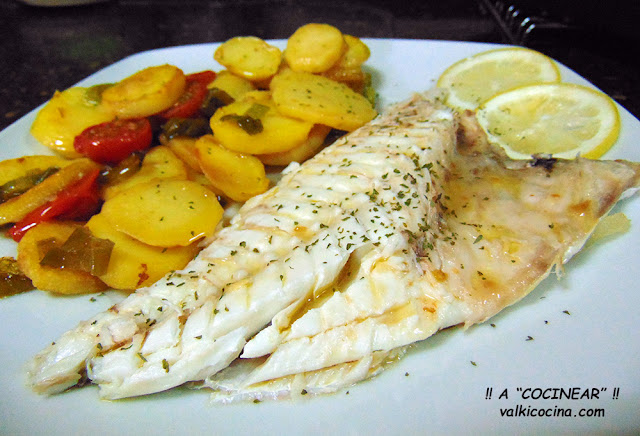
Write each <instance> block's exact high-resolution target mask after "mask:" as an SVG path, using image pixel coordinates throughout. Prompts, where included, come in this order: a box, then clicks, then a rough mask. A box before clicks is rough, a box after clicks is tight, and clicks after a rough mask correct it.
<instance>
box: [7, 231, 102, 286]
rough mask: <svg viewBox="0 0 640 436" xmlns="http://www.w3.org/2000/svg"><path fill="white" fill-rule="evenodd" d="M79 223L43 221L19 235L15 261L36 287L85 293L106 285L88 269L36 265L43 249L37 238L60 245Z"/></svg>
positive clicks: (38, 263) (40, 258)
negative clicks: (16, 259)
mask: <svg viewBox="0 0 640 436" xmlns="http://www.w3.org/2000/svg"><path fill="white" fill-rule="evenodd" d="M79 226H80V225H79V224H75V223H62V222H43V223H40V224H38V225H37V226H36V227H34V228H32V229H31V230H29V231H28V232H27V233H26V234H25V235H24V236H23V237H22V239H21V240H20V242H19V243H18V265H19V266H20V269H21V270H22V271H23V272H24V273H25V275H26V276H27V277H29V278H30V279H31V281H32V282H33V285H34V286H35V287H36V288H38V289H40V290H42V291H50V292H55V293H59V294H86V293H91V292H100V291H104V290H105V289H107V285H106V284H105V283H104V282H102V281H101V280H100V279H99V278H97V277H95V276H93V275H91V274H89V273H86V272H83V271H76V270H70V269H63V268H53V267H49V266H43V265H40V261H41V260H42V257H43V256H44V254H45V253H41V251H42V250H41V249H40V248H39V242H41V241H47V244H49V243H51V244H55V245H62V244H63V243H64V242H65V241H66V240H67V239H68V238H69V236H71V234H72V233H73V232H74V230H76V228H78V227H79Z"/></svg>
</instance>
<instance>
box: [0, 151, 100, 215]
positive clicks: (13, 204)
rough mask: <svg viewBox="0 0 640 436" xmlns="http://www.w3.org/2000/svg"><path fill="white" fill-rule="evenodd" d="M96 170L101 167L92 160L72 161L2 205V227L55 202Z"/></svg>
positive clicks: (0, 211) (0, 209)
mask: <svg viewBox="0 0 640 436" xmlns="http://www.w3.org/2000/svg"><path fill="white" fill-rule="evenodd" d="M96 168H99V165H98V164H97V163H95V162H93V161H92V160H90V159H86V158H81V159H74V160H72V161H70V162H69V163H68V164H67V165H66V166H64V167H63V168H62V169H60V171H58V172H56V173H55V174H52V175H51V176H49V177H47V178H46V179H45V180H43V181H42V182H41V183H39V184H37V185H36V186H34V187H33V188H31V189H29V190H28V191H27V192H25V193H24V194H22V195H20V196H18V197H14V198H11V199H10V200H7V201H5V202H4V203H2V204H0V225H3V224H8V223H15V222H18V221H20V220H21V219H22V218H24V217H25V216H26V215H27V214H28V213H29V212H31V211H33V210H35V209H37V208H38V207H40V206H42V205H44V204H45V203H48V202H49V201H51V200H53V199H54V198H55V197H56V195H58V194H59V193H60V192H61V191H63V190H64V189H65V188H67V187H68V186H71V185H72V184H74V183H76V182H77V181H79V180H80V179H82V178H83V177H84V176H85V175H87V174H88V173H90V172H91V171H94V170H95V169H96Z"/></svg>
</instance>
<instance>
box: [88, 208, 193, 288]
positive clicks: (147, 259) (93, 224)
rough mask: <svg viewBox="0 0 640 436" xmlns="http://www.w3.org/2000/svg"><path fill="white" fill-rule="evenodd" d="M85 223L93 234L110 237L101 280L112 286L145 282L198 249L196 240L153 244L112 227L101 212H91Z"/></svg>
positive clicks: (177, 265) (181, 263)
mask: <svg viewBox="0 0 640 436" xmlns="http://www.w3.org/2000/svg"><path fill="white" fill-rule="evenodd" d="M86 226H87V227H88V228H89V230H91V233H93V235H94V236H96V237H98V238H103V239H109V240H110V241H113V243H114V246H113V250H112V251H111V258H110V260H109V266H108V268H107V272H106V273H104V274H102V275H100V278H101V280H102V281H104V282H105V283H106V284H107V285H109V286H110V287H112V288H115V289H123V290H133V289H137V288H140V287H142V286H148V285H150V284H152V283H154V282H156V281H158V280H159V279H160V278H162V277H163V276H164V275H165V274H167V273H168V272H170V271H174V270H178V269H182V268H184V266H185V265H186V264H187V263H188V262H189V261H190V260H191V259H193V258H194V257H195V255H196V254H197V253H198V251H199V247H198V244H197V243H193V244H191V245H187V246H185V247H169V248H162V247H153V246H151V245H147V244H144V243H142V242H140V241H138V240H136V239H134V238H132V237H130V236H127V235H125V234H124V233H122V232H119V231H118V230H116V229H115V228H114V227H113V226H112V225H111V224H110V222H109V221H108V220H107V219H106V218H105V217H104V216H103V215H102V214H97V215H94V216H93V217H92V218H91V219H90V220H89V222H88V223H87V224H86Z"/></svg>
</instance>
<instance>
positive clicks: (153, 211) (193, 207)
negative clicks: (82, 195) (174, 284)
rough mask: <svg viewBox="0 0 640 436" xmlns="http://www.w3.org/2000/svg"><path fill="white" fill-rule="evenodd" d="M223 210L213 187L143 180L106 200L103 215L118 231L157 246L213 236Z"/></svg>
mask: <svg viewBox="0 0 640 436" xmlns="http://www.w3.org/2000/svg"><path fill="white" fill-rule="evenodd" d="M222 213H223V209H222V207H221V206H220V203H218V199H217V196H216V195H215V194H214V193H213V192H211V190H209V189H207V188H205V187H204V186H202V185H201V184H199V183H196V182H192V181H190V180H171V179H160V180H156V181H151V182H147V183H139V184H137V185H135V186H133V187H131V188H130V189H127V190H126V191H123V192H121V193H119V194H118V195H116V196H115V197H112V198H110V199H109V200H107V201H105V203H104V205H103V206H102V211H101V212H100V214H101V215H102V216H103V217H105V219H106V220H107V221H109V223H110V224H111V225H112V226H113V227H114V228H115V229H116V230H118V231H120V232H123V233H125V234H127V235H129V236H131V237H132V238H135V239H137V240H139V241H141V242H144V243H145V244H149V245H154V246H157V247H173V246H176V245H179V246H185V245H189V244H191V243H192V242H194V241H196V240H198V239H201V238H203V237H206V236H211V235H212V234H213V231H214V230H215V228H216V225H217V224H218V222H219V221H220V218H222Z"/></svg>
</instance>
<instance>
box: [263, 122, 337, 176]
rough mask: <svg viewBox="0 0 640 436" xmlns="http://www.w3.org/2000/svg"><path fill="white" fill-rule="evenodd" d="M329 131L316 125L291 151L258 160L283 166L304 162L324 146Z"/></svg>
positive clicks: (266, 163)
mask: <svg viewBox="0 0 640 436" xmlns="http://www.w3.org/2000/svg"><path fill="white" fill-rule="evenodd" d="M330 131H331V127H327V126H323V125H321V124H317V125H315V126H313V128H312V129H311V131H310V132H309V137H308V138H307V140H306V141H305V142H304V143H303V144H302V145H299V146H297V147H295V148H292V149H291V150H287V151H283V152H280V153H271V154H262V155H260V156H258V158H259V159H260V160H261V161H262V163H263V164H265V165H275V166H284V165H289V164H290V163H291V162H300V163H301V162H304V161H305V160H307V159H309V158H310V157H312V156H313V155H315V154H316V153H317V152H318V151H319V150H320V148H322V146H323V145H324V140H325V138H326V137H327V135H328V134H329V132H330Z"/></svg>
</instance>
